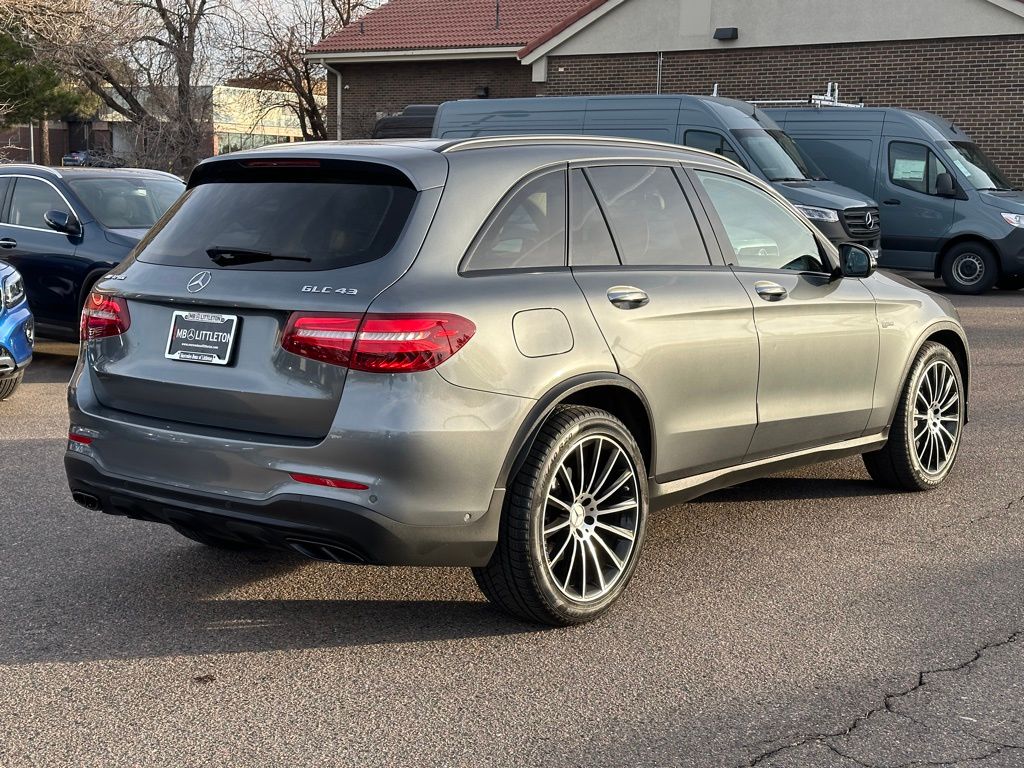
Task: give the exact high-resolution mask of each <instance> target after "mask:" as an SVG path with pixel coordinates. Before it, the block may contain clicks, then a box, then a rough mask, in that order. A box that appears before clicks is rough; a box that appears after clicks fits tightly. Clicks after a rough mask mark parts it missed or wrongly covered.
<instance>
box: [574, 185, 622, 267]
mask: <svg viewBox="0 0 1024 768" xmlns="http://www.w3.org/2000/svg"><path fill="white" fill-rule="evenodd" d="M569 226H570V230H569V263H570V264H571V265H572V266H576V267H587V266H591V267H592V266H618V265H619V257H618V254H617V253H616V252H615V243H613V242H612V234H611V232H609V231H608V223H607V222H606V221H605V220H604V214H603V213H601V208H600V206H599V205H598V204H597V198H596V197H594V192H593V191H592V190H591V188H590V182H588V181H587V177H586V176H584V175H583V171H581V170H574V171H571V172H570V174H569Z"/></svg>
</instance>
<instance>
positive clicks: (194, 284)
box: [185, 271, 213, 293]
mask: <svg viewBox="0 0 1024 768" xmlns="http://www.w3.org/2000/svg"><path fill="white" fill-rule="evenodd" d="M211 280H213V275H212V274H211V273H210V272H209V271H203V272H196V273H195V274H194V275H192V279H191V280H189V281H188V285H186V286H185V287H186V288H188V292H189V293H199V292H200V291H201V290H203V288H205V287H206V286H208V285H209V284H210V281H211Z"/></svg>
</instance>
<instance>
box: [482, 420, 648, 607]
mask: <svg viewBox="0 0 1024 768" xmlns="http://www.w3.org/2000/svg"><path fill="white" fill-rule="evenodd" d="M588 447H589V449H590V450H591V451H592V453H591V457H592V459H591V460H590V461H588V460H587V459H585V458H584V456H585V451H586V450H587V448H588ZM615 449H617V450H615ZM595 450H596V452H594V451H595ZM602 451H605V453H603V454H602ZM577 454H578V455H579V460H578V461H579V463H578V464H575V465H573V466H578V467H579V474H578V476H577V480H579V481H580V483H579V487H580V492H579V493H578V494H577V493H576V491H575V489H574V488H573V486H574V484H575V481H574V480H572V478H571V475H572V474H575V470H574V469H573V468H572V467H570V468H569V469H568V470H566V469H563V470H562V471H563V473H565V478H566V482H565V483H564V485H563V484H562V483H563V481H562V479H561V478H558V479H556V477H555V476H556V473H557V472H558V471H559V468H560V467H561V466H562V463H563V461H575V460H576V459H575V457H576V455H577ZM590 463H592V464H593V467H594V469H593V471H592V472H591V473H590V480H589V483H588V484H587V485H586V486H584V482H586V480H587V474H588V472H587V466H585V465H589V464H590ZM567 466H568V465H567ZM599 466H600V467H601V469H600V470H598V467H599ZM613 468H617V469H614V471H613ZM599 475H603V476H602V477H601V479H600V480H599V479H598V476H599ZM614 478H618V479H619V480H622V478H626V480H625V482H624V483H622V484H620V488H619V489H618V490H615V491H614V494H615V495H611V496H606V497H604V498H605V499H608V498H610V499H611V501H609V502H607V503H608V504H610V505H611V509H614V508H616V507H622V506H623V505H626V506H628V507H629V509H628V510H627V511H623V512H621V513H620V512H612V511H602V510H599V506H600V505H601V504H602V503H603V502H602V501H601V500H600V499H599V498H598V494H599V493H602V491H605V490H607V489H609V488H612V487H613V486H614V485H615V482H616V481H615V480H614ZM560 486H561V490H559V493H564V494H565V495H566V496H567V498H574V499H575V501H573V503H572V505H571V509H570V507H569V506H568V505H564V504H562V505H560V506H562V507H564V508H565V509H566V510H569V511H568V512H565V513H561V512H559V508H558V506H549V505H551V500H550V496H551V495H554V494H555V489H558V488H560ZM620 494H622V495H620ZM623 495H624V496H625V497H627V498H626V501H624V502H623V501H622V499H623ZM585 505H586V506H585ZM630 505H631V506H630ZM647 509H648V499H647V478H646V471H645V468H644V462H643V458H642V457H641V454H640V450H639V448H638V447H637V445H636V441H635V440H634V439H633V436H632V435H631V434H630V432H629V430H627V429H626V427H625V425H623V423H622V422H621V421H619V420H618V419H616V418H615V417H614V416H612V415H611V414H610V413H608V412H606V411H603V410H600V409H597V408H590V407H585V406H578V405H564V406H559V407H557V408H556V409H555V410H554V411H553V412H552V414H551V416H550V417H549V418H548V420H547V421H546V422H545V424H544V426H543V427H542V428H541V431H540V434H538V436H537V438H536V440H535V441H534V443H533V445H532V446H531V448H530V452H529V455H528V456H527V458H526V460H525V462H524V463H523V466H522V469H520V470H519V472H518V474H517V475H516V477H515V479H514V480H513V482H512V483H511V485H510V487H509V495H508V498H507V499H506V502H505V509H504V513H503V515H502V519H501V525H500V528H499V532H498V545H497V548H496V550H495V552H494V555H493V556H492V557H491V561H490V563H488V564H487V565H486V566H484V567H483V568H474V569H473V575H474V577H475V578H476V582H477V584H478V585H479V586H480V589H481V591H483V593H484V595H486V596H487V598H488V599H489V600H490V601H491V602H492V603H493V604H494V605H495V606H497V607H498V608H500V609H501V610H503V611H505V612H507V613H510V614H512V615H513V616H516V617H517V618H520V619H524V620H526V621H530V622H536V623H539V624H550V625H555V626H567V625H572V624H582V623H584V622H587V621H590V620H592V619H595V618H597V617H598V616H600V615H601V614H603V613H604V612H605V611H607V610H608V608H609V607H610V606H611V605H612V604H613V603H614V602H615V601H616V600H617V599H618V598H619V597H620V596H621V594H622V592H623V590H624V589H625V588H626V586H627V584H628V583H629V580H630V578H631V577H632V575H633V572H634V570H635V568H636V563H637V560H638V558H639V556H640V552H641V549H642V545H643V541H644V533H645V530H646V524H647ZM552 510H553V512H552ZM587 510H589V511H587ZM599 511H600V512H601V514H600V515H599V514H598V512H599ZM553 514H554V515H558V514H564V515H565V516H566V520H565V522H563V523H559V524H557V525H556V526H554V527H557V528H563V529H564V530H565V537H566V538H565V540H564V542H565V543H564V544H562V545H561V550H560V551H559V552H558V554H556V555H554V557H552V551H553V550H554V549H556V548H557V542H558V541H560V540H561V537H560V535H559V536H558V537H557V539H556V537H555V535H554V534H552V533H551V530H552V528H551V527H549V528H548V532H547V533H546V532H545V516H546V515H548V516H549V517H550V516H551V515H553ZM612 514H615V515H619V517H615V518H610V517H604V515H612ZM601 520H605V521H607V520H611V521H613V522H612V527H611V528H608V527H607V525H605V526H602V525H601ZM574 521H575V522H574ZM585 521H586V522H585ZM595 529H600V531H601V532H598V531H596V530H595ZM613 529H614V530H618V531H622V532H624V533H632V538H630V537H628V536H620V535H619V534H617V533H614V532H613V533H611V534H609V533H608V531H613ZM549 536H550V537H551V538H550V539H549V538H548V537H549ZM598 538H601V539H602V540H601V541H597V539H598ZM609 541H610V542H611V548H610V549H609V547H608V546H607V542H609ZM549 542H550V543H549ZM595 542H596V543H595ZM570 543H571V544H572V553H573V554H572V558H573V560H572V561H569V560H567V559H563V560H562V563H561V564H557V561H558V560H559V558H560V557H561V555H563V554H564V553H565V551H566V549H567V547H568V546H569V544H570ZM601 547H604V549H603V550H602V549H601ZM577 551H579V552H580V558H581V563H580V566H579V568H577V569H576V570H574V563H575V557H576V553H577ZM606 553H607V554H606ZM602 561H603V562H602ZM588 562H589V563H590V564H591V566H590V567H591V571H590V582H588V574H587V566H586V563H588ZM566 566H567V571H566V573H567V574H568V575H567V576H566V580H565V584H566V585H568V584H569V582H570V579H572V578H573V576H574V574H578V573H580V571H582V573H581V574H580V589H578V590H576V595H577V597H578V596H579V595H580V594H582V596H583V597H584V598H585V597H586V593H587V586H588V583H592V582H593V581H594V580H597V579H599V580H600V582H599V584H597V585H595V586H592V587H591V589H592V592H591V594H592V595H593V594H594V592H595V591H596V592H597V596H596V597H592V598H591V599H589V600H587V599H577V598H576V597H573V596H572V595H571V594H570V592H571V591H572V589H571V588H569V587H563V586H560V584H559V583H556V581H555V575H554V574H555V570H556V568H562V567H566ZM609 575H610V576H611V578H609ZM558 578H559V581H561V576H559V577H558ZM574 586H575V585H574Z"/></svg>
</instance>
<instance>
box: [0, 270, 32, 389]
mask: <svg viewBox="0 0 1024 768" xmlns="http://www.w3.org/2000/svg"><path fill="white" fill-rule="evenodd" d="M34 341H35V325H34V323H33V322H32V312H31V311H30V310H29V308H28V302H27V301H26V300H25V283H24V281H23V280H22V279H21V274H20V273H19V272H18V270H16V269H15V268H14V267H12V266H11V265H10V264H7V263H5V262H3V261H0V400H6V399H7V398H9V397H10V396H11V395H13V394H14V390H16V389H17V388H18V385H19V384H20V383H21V378H22V376H24V375H25V366H27V365H28V364H29V363H30V362H31V361H32V344H33V343H34Z"/></svg>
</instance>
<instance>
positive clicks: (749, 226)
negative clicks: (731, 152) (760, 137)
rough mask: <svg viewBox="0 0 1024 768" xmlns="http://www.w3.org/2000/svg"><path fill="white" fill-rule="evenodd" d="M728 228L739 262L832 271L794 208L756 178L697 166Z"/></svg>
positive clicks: (742, 263) (735, 259) (751, 265)
mask: <svg viewBox="0 0 1024 768" xmlns="http://www.w3.org/2000/svg"><path fill="white" fill-rule="evenodd" d="M697 178H698V179H700V183H701V184H702V185H703V186H704V189H705V190H706V191H707V193H708V197H709V198H711V203H712V204H713V205H714V207H715V210H716V211H717V213H718V218H719V219H720V220H721V222H722V226H723V227H724V228H725V232H726V234H727V235H728V237H729V244H730V245H731V246H732V250H733V254H734V261H733V263H734V264H735V265H736V266H738V267H749V268H752V269H792V270H796V271H799V272H828V271H830V270H829V269H827V268H826V266H825V264H826V263H827V262H826V261H825V260H824V258H823V257H822V255H821V250H820V248H819V247H818V241H817V239H815V237H814V235H813V234H812V233H811V231H810V230H809V229H808V228H807V227H806V226H804V225H803V223H801V222H800V220H799V219H797V218H796V216H794V215H793V214H791V213H790V212H789V211H787V210H786V209H785V208H784V207H783V206H782V205H780V204H779V203H778V202H776V201H775V200H774V199H772V197H771V196H769V195H768V194H767V193H765V192H763V191H761V190H760V189H758V188H757V187H755V186H753V185H752V184H748V183H747V182H745V181H740V180H739V179H734V178H732V177H731V176H724V175H722V174H719V173H707V172H704V171H697Z"/></svg>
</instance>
